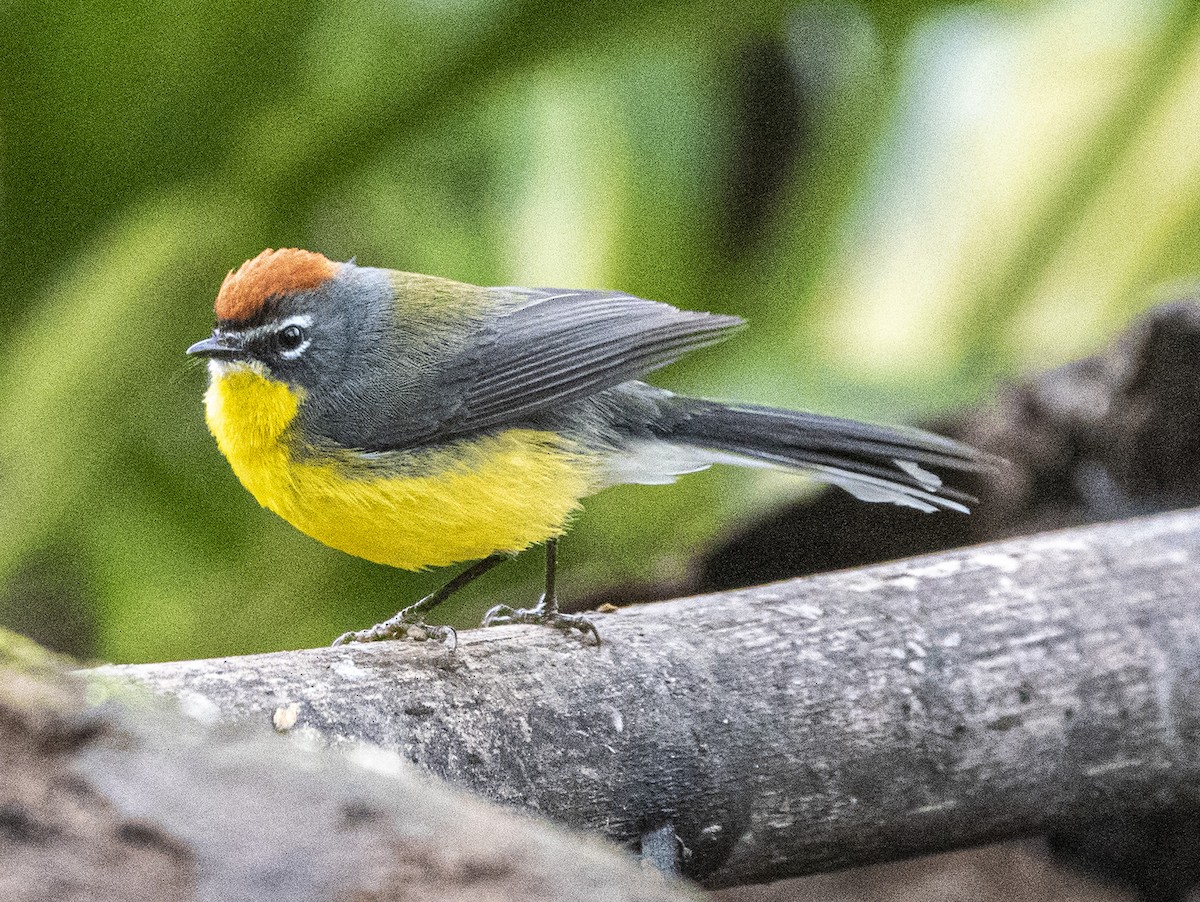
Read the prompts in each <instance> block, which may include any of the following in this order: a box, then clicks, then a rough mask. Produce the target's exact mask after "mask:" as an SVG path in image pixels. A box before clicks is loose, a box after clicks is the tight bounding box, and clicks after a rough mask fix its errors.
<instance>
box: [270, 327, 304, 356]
mask: <svg viewBox="0 0 1200 902" xmlns="http://www.w3.org/2000/svg"><path fill="white" fill-rule="evenodd" d="M304 338H305V336H304V330H303V329H301V328H300V327H299V326H297V325H295V324H294V323H293V324H292V325H290V326H284V327H283V328H282V329H280V330H279V331H278V332H276V333H275V340H276V341H277V342H278V343H279V349H280V350H281V351H294V350H296V348H298V347H300V345H302V344H304Z"/></svg>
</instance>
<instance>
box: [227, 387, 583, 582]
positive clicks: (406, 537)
mask: <svg viewBox="0 0 1200 902" xmlns="http://www.w3.org/2000/svg"><path fill="white" fill-rule="evenodd" d="M300 403H301V399H300V398H299V397H298V396H297V395H296V394H295V393H293V392H292V391H291V390H290V389H289V388H288V387H287V386H286V385H284V384H283V383H280V382H276V381H274V380H271V379H268V378H266V377H265V376H264V375H263V374H262V373H261V372H260V371H258V370H255V369H251V368H249V367H245V366H236V367H226V368H224V369H223V370H220V371H218V372H217V373H216V374H214V378H213V380H212V383H211V384H210V386H209V389H208V392H207V394H206V395H205V408H206V413H207V419H208V425H209V429H211V430H212V433H213V435H214V436H215V437H216V439H217V444H218V446H219V447H220V449H221V451H222V453H223V454H224V455H225V457H226V458H227V459H228V460H229V463H230V465H231V466H232V467H233V471H234V473H236V474H237V476H238V478H239V479H240V480H241V481H242V484H243V485H244V486H245V487H246V488H247V489H248V490H249V491H250V493H251V494H252V495H254V497H255V498H256V499H258V502H259V503H260V504H262V505H263V507H266V508H269V509H271V510H273V511H274V512H275V513H277V514H279V515H280V516H281V517H283V518H284V519H285V520H287V521H288V522H289V523H291V524H292V525H293V526H295V527H296V528H297V529H299V530H301V531H302V532H305V533H307V534H308V535H310V536H312V537H313V538H315V539H318V540H319V541H321V542H324V543H325V544H326V545H329V546H331V547H333V548H337V549H340V550H341V551H345V552H347V553H349V554H353V555H357V556H358V557H362V558H366V559H367V560H369V561H375V562H377V563H380V564H389V565H391V566H393V567H403V568H406V569H409V570H418V569H421V568H423V567H430V566H443V565H446V564H452V563H455V562H456V561H465V560H473V559H475V558H481V557H484V556H486V555H488V554H491V553H492V552H495V551H507V552H517V551H521V550H522V549H524V548H528V547H529V546H530V545H533V544H535V543H537V542H542V541H545V540H546V539H549V538H552V537H554V536H557V535H560V534H561V533H562V532H563V530H564V529H565V528H566V526H567V521H568V519H569V517H570V515H571V513H572V511H574V510H575V508H576V507H577V506H578V503H579V499H580V498H582V497H584V496H585V495H587V494H590V493H591V492H592V491H594V490H595V488H596V485H595V484H594V480H593V478H592V473H593V468H592V467H591V466H590V465H589V463H588V461H587V460H586V459H585V458H583V457H581V456H580V455H579V454H577V453H574V452H573V451H572V449H571V448H570V446H569V444H568V443H567V442H566V441H565V440H563V439H561V438H559V437H558V436H556V435H555V434H553V433H550V432H541V431H536V430H531V429H511V430H508V431H506V432H502V433H499V434H498V435H495V436H488V437H483V438H480V439H477V440H472V441H470V442H458V443H455V444H453V445H448V446H446V447H443V448H434V449H425V450H421V451H412V452H387V453H386V454H382V455H380V454H372V455H363V454H359V453H355V452H352V451H346V452H338V453H335V454H333V455H328V454H326V455H321V456H314V455H312V454H311V453H301V452H299V450H298V449H297V448H296V447H295V442H296V441H297V440H296V439H295V438H294V437H292V436H291V435H290V433H288V431H287V427H288V425H289V424H290V423H291V422H292V420H293V419H294V417H295V415H296V411H297V410H298V408H299V405H300Z"/></svg>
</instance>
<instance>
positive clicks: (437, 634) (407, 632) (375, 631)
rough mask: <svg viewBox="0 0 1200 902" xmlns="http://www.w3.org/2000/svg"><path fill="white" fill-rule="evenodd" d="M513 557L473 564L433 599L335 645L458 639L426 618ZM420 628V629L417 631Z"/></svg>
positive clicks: (501, 556)
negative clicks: (401, 640) (405, 639)
mask: <svg viewBox="0 0 1200 902" xmlns="http://www.w3.org/2000/svg"><path fill="white" fill-rule="evenodd" d="M509 557H510V555H507V554H501V553H496V554H493V555H491V556H489V557H485V558H484V559H483V560H482V561H477V562H476V563H474V564H472V565H471V566H470V567H468V568H467V569H466V570H464V571H463V572H462V573H460V574H458V576H456V577H454V579H452V580H450V582H448V583H446V585H444V586H442V587H441V588H440V589H438V590H437V591H436V592H434V593H432V594H431V595H426V596H425V597H424V598H422V599H421V600H420V601H417V602H414V603H413V604H410V605H409V606H408V607H406V608H404V609H403V610H402V611H400V612H399V613H398V614H395V615H394V616H392V617H390V618H388V619H387V620H385V621H383V623H377V624H375V625H374V626H373V627H370V628H369V629H365V630H355V631H352V632H349V633H343V634H342V635H340V636H338V637H337V639H335V640H334V642H333V644H334V645H348V644H349V643H351V642H379V641H380V640H383V639H404V638H406V637H410V638H413V639H428V638H434V639H437V640H438V641H439V642H445V641H446V640H447V639H451V638H454V637H455V636H456V634H455V632H454V627H452V626H430V625H429V624H427V623H425V615H426V614H427V613H428V612H430V611H432V610H433V609H434V608H436V607H437V606H438V605H439V604H441V603H442V602H443V601H445V600H446V599H447V598H449V597H450V596H451V595H453V594H454V593H455V592H457V591H458V590H459V589H461V588H462V587H463V586H465V585H467V584H468V583H472V582H474V581H475V580H477V579H478V578H479V577H481V576H483V574H485V573H487V572H488V571H489V570H491V569H492V568H493V567H495V566H496V565H497V564H502V563H504V562H505V561H507V560H509ZM414 627H416V629H414Z"/></svg>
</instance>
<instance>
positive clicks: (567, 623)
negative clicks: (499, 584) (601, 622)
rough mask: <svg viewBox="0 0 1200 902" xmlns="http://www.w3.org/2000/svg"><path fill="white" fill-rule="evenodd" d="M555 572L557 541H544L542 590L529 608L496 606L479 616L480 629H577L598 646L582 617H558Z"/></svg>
mask: <svg viewBox="0 0 1200 902" xmlns="http://www.w3.org/2000/svg"><path fill="white" fill-rule="evenodd" d="M557 571H558V539H550V540H549V541H547V542H546V591H545V592H544V593H543V594H542V597H541V599H539V600H538V603H537V604H536V605H534V606H533V607H532V608H511V607H509V606H508V605H506V604H498V605H496V606H495V607H494V608H492V609H491V610H490V611H488V612H487V613H486V614H484V615H483V624H482V625H483V626H503V625H505V624H508V623H542V624H545V625H546V626H552V627H554V628H555V629H560V630H566V631H570V630H579V631H580V632H581V633H584V634H585V635H586V634H588V633H590V634H591V635H592V636H593V637H595V639H596V644H597V645H599V644H600V632H599V630H597V629H596V625H595V624H594V623H592V621H590V620H589V619H588V618H586V617H584V616H583V615H582V614H562V613H560V612H559V610H558V594H557V592H556V591H555V579H556V575H557Z"/></svg>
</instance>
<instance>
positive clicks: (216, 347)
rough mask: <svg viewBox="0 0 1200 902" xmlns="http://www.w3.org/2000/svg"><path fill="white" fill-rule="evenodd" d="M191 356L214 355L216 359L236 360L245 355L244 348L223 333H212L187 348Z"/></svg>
mask: <svg viewBox="0 0 1200 902" xmlns="http://www.w3.org/2000/svg"><path fill="white" fill-rule="evenodd" d="M187 353H188V355H189V356H192V357H214V358H216V359H217V360H237V359H238V358H241V357H245V356H246V351H245V349H243V348H241V347H239V346H238V345H236V344H234V343H233V342H232V341H230V340H229V339H228V338H227V337H225V336H224V335H220V334H218V333H215V332H214V333H213V334H212V335H210V336H209V337H208V338H205V339H203V340H201V341H198V342H196V343H195V344H194V345H192V346H191V347H190V348H188V349H187Z"/></svg>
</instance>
